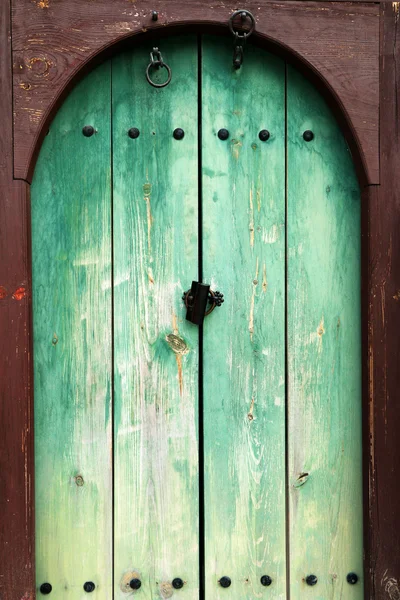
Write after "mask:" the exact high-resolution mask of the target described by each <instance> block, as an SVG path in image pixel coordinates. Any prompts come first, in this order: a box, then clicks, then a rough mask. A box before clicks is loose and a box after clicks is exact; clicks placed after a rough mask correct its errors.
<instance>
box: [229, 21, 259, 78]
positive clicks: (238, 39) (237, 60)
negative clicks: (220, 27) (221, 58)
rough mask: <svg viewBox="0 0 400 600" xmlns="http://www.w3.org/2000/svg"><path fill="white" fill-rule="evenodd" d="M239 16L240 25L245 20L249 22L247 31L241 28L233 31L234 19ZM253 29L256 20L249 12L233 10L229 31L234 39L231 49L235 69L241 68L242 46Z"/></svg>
mask: <svg viewBox="0 0 400 600" xmlns="http://www.w3.org/2000/svg"><path fill="white" fill-rule="evenodd" d="M239 16H240V20H241V22H242V25H243V24H244V23H245V22H246V21H247V20H250V27H249V29H248V30H247V31H245V30H243V28H242V29H241V30H240V31H238V30H237V29H235V27H234V22H235V19H236V20H237V19H238V17H239ZM255 28H256V20H255V18H254V16H253V15H252V13H251V12H250V11H249V10H244V9H240V10H235V12H234V13H232V15H231V17H230V19H229V29H230V31H231V33H232V35H233V36H234V38H235V40H234V47H233V66H234V68H235V69H240V67H241V66H242V63H243V51H244V46H245V45H246V41H247V38H248V37H249V36H250V35H251V34H252V33H253V31H254V29H255Z"/></svg>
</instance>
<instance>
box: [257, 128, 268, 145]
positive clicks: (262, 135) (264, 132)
mask: <svg viewBox="0 0 400 600" xmlns="http://www.w3.org/2000/svg"><path fill="white" fill-rule="evenodd" d="M269 136H270V133H269V131H268V129H262V130H261V131H260V133H259V134H258V137H259V138H260V140H261V141H262V142H266V141H267V140H269Z"/></svg>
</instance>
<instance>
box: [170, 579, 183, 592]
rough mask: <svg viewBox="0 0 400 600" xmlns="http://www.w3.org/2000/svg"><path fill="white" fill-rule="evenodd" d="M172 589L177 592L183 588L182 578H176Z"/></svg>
mask: <svg viewBox="0 0 400 600" xmlns="http://www.w3.org/2000/svg"><path fill="white" fill-rule="evenodd" d="M172 587H173V588H175V589H176V590H180V589H181V588H183V580H182V579H181V578H180V577H175V579H173V580H172Z"/></svg>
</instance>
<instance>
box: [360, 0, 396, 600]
mask: <svg viewBox="0 0 400 600" xmlns="http://www.w3.org/2000/svg"><path fill="white" fill-rule="evenodd" d="M381 16H382V30H381V57H382V58H381V69H382V71H381V105H382V110H381V136H380V148H381V161H380V169H381V187H380V188H377V187H374V188H369V189H368V194H366V201H368V209H369V210H368V223H369V239H368V248H366V250H367V252H368V255H367V259H368V265H369V273H368V284H369V285H368V288H367V289H368V366H369V373H368V375H369V377H368V383H369V398H370V411H369V418H370V424H369V426H370V436H369V440H367V439H366V442H367V441H368V442H369V445H368V446H367V445H366V448H365V451H366V463H367V464H369V477H368V488H369V493H370V507H369V513H368V514H367V515H366V517H367V519H368V521H369V522H368V555H369V559H368V569H369V572H368V575H369V578H370V589H369V597H371V598H372V597H375V598H378V599H381V598H382V599H383V598H385V599H387V600H396V599H397V598H400V558H399V557H400V535H399V530H400V523H399V520H400V511H399V502H398V498H399V481H400V460H399V457H400V443H399V431H400V407H399V401H398V396H399V387H400V385H399V379H400V376H399V359H400V337H399V331H400V306H399V304H400V237H399V230H400V203H399V198H400V181H399V169H400V159H399V157H400V132H399V120H400V113H399V106H400V95H399V94H400V73H399V68H398V65H399V60H400V44H399V27H400V23H399V20H400V4H399V3H398V2H388V3H383V4H382V7H381ZM368 451H369V452H370V456H368V454H367V452H368Z"/></svg>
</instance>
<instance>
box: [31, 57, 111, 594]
mask: <svg viewBox="0 0 400 600" xmlns="http://www.w3.org/2000/svg"><path fill="white" fill-rule="evenodd" d="M110 92H111V81H110V63H106V64H105V65H103V66H101V67H100V68H98V69H96V70H95V71H94V72H92V73H91V74H90V75H89V76H88V77H87V78H86V79H84V80H83V81H82V82H81V83H80V84H79V85H78V86H77V88H76V89H75V90H74V91H73V92H72V93H71V95H70V96H69V97H68V99H67V100H66V102H65V103H64V105H63V106H62V108H61V109H60V111H59V113H58V114H57V116H56V118H55V120H54V122H53V124H52V125H51V127H50V130H49V133H48V135H47V137H46V139H45V142H44V144H43V147H42V151H41V153H40V158H39V161H38V164H37V167H36V171H35V177H34V181H33V183H32V255H33V317H34V378H35V379H34V381H35V389H34V391H35V459H36V463H35V476H36V561H37V571H36V576H37V587H38V588H39V587H40V585H41V584H42V583H43V582H48V583H50V584H51V585H52V587H53V595H55V597H57V598H71V600H72V599H78V598H85V597H86V592H85V591H84V589H83V585H84V583H85V582H88V581H91V582H93V583H94V584H95V585H96V590H95V597H96V598H99V599H102V600H109V599H110V594H111V575H112V556H111V548H112V545H111V542H112V538H111V533H112V532H111V525H112V519H111V514H112V502H111V500H112V489H111V482H112V464H111V461H112V455H111V434H112V429H111V423H112V419H111V357H112V352H111V348H112V346H111V341H112V340H111V333H112V331H111V180H110V175H111V154H110V149H111V144H110V142H111V135H110V133H111V127H110V125H111V115H110V109H111V95H110ZM85 125H92V126H93V127H94V128H95V129H96V133H95V134H94V135H93V136H92V137H84V136H83V135H82V127H83V126H85Z"/></svg>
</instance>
